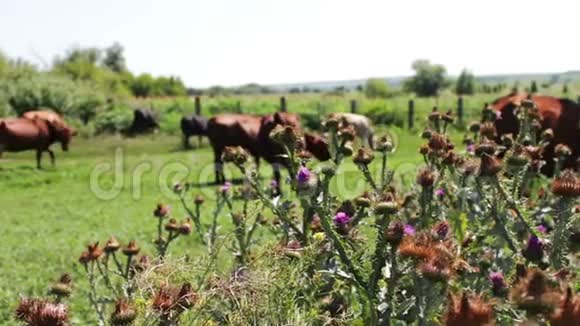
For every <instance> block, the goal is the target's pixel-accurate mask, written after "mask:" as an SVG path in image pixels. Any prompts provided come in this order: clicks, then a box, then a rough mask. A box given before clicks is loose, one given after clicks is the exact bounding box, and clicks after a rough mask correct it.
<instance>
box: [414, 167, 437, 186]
mask: <svg viewBox="0 0 580 326" xmlns="http://www.w3.org/2000/svg"><path fill="white" fill-rule="evenodd" d="M417 184H419V185H420V186H421V187H423V188H429V187H432V186H433V184H435V173H434V172H433V171H432V170H431V169H429V168H425V169H423V170H421V171H420V172H419V175H418V176H417Z"/></svg>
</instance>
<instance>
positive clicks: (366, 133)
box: [329, 112, 373, 148]
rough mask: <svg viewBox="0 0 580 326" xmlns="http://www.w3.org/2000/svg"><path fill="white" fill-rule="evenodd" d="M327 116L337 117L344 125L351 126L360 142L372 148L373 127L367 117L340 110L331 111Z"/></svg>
mask: <svg viewBox="0 0 580 326" xmlns="http://www.w3.org/2000/svg"><path fill="white" fill-rule="evenodd" d="M329 118H331V119H337V120H339V121H341V122H342V123H344V124H346V125H351V126H353V128H354V130H355V132H356V135H357V136H358V137H359V138H360V139H361V142H362V144H363V145H365V144H367V145H368V146H369V147H370V148H373V127H372V122H371V120H370V119H369V118H367V117H365V116H364V115H360V114H355V113H342V112H335V113H331V114H330V115H329Z"/></svg>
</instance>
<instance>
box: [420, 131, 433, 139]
mask: <svg viewBox="0 0 580 326" xmlns="http://www.w3.org/2000/svg"><path fill="white" fill-rule="evenodd" d="M432 135H433V131H432V130H431V129H425V130H423V132H422V133H421V138H424V139H431V136H432Z"/></svg>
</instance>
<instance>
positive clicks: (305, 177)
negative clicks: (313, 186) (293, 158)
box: [296, 166, 310, 184]
mask: <svg viewBox="0 0 580 326" xmlns="http://www.w3.org/2000/svg"><path fill="white" fill-rule="evenodd" d="M296 180H298V183H300V184H305V183H307V182H308V181H310V171H309V170H308V168H306V167H305V166H303V167H301V168H300V169H299V170H298V175H296Z"/></svg>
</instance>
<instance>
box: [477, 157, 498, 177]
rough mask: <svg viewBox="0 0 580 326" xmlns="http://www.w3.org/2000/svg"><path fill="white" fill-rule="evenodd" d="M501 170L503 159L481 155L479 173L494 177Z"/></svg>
mask: <svg viewBox="0 0 580 326" xmlns="http://www.w3.org/2000/svg"><path fill="white" fill-rule="evenodd" d="M499 171H501V161H500V160H499V159H498V158H497V157H495V156H490V155H483V156H482V157H481V164H480V165H479V175H480V176H483V177H493V176H495V175H496V174H497V173H498V172H499Z"/></svg>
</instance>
